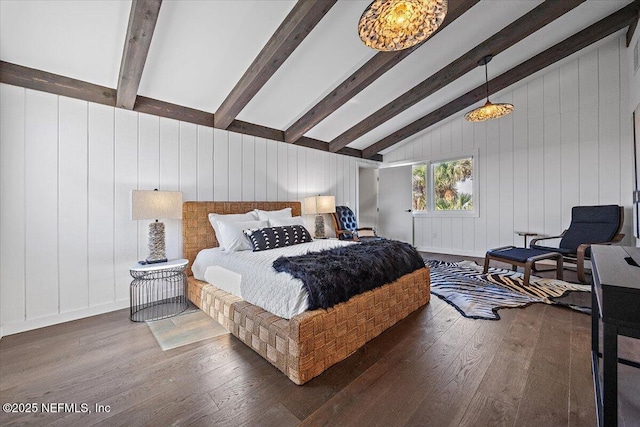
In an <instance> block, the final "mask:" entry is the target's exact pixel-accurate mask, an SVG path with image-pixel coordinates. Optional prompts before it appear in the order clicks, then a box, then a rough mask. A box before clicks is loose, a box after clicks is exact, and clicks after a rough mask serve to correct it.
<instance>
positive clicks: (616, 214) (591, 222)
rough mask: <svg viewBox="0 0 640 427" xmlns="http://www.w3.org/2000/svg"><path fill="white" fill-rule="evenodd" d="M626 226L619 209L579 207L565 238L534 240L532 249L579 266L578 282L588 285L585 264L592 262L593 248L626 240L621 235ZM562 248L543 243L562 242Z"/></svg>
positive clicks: (563, 234)
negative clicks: (560, 256) (543, 244)
mask: <svg viewBox="0 0 640 427" xmlns="http://www.w3.org/2000/svg"><path fill="white" fill-rule="evenodd" d="M623 223H624V208H623V207H622V206H618V205H605V206H575V207H574V208H573V209H572V210H571V224H570V225H569V228H568V229H566V230H565V231H564V232H563V233H562V234H561V235H559V236H553V237H541V238H538V239H533V240H532V241H531V244H530V247H531V248H532V249H541V250H545V251H550V252H559V253H561V254H562V256H563V258H565V259H566V260H568V261H569V262H575V263H576V270H577V273H578V280H580V281H581V282H586V277H585V270H584V260H585V259H590V258H591V245H592V244H598V245H611V244H613V243H618V242H620V241H621V240H622V238H623V237H624V234H621V233H620V230H621V229H622V224H623ZM559 238H561V239H562V240H560V243H559V245H558V247H557V248H556V247H551V246H542V245H539V244H538V242H540V241H542V240H550V239H559Z"/></svg>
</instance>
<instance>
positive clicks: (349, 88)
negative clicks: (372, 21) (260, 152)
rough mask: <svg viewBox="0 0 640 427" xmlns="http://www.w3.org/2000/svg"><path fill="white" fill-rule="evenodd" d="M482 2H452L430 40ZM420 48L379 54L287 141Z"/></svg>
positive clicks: (313, 110) (302, 119)
mask: <svg viewBox="0 0 640 427" xmlns="http://www.w3.org/2000/svg"><path fill="white" fill-rule="evenodd" d="M479 1H480V0H449V10H448V12H447V17H446V18H445V20H444V22H443V23H442V25H440V28H438V30H437V31H436V32H435V33H434V34H432V35H431V36H430V37H429V39H430V38H431V37H433V35H435V34H437V33H438V32H439V31H440V30H442V29H444V28H445V27H446V26H447V25H449V24H450V23H452V22H453V21H455V20H456V19H457V18H458V17H460V15H462V14H463V13H465V12H466V11H467V10H469V9H471V7H472V6H473V5H475V4H476V3H478V2H479ZM354 25H355V24H354ZM429 39H427V40H429ZM423 43H424V42H423ZM420 46H422V44H419V45H417V46H414V47H412V48H409V49H404V50H401V51H398V52H378V53H376V55H375V56H374V57H373V58H371V59H370V60H369V61H368V62H367V63H366V64H364V65H363V66H362V67H360V68H359V69H358V70H356V72H354V73H353V74H352V75H350V76H349V77H348V78H347V79H346V80H345V81H343V82H342V83H340V85H339V86H338V87H336V88H335V89H334V90H332V91H331V93H329V94H328V95H327V96H325V97H324V98H323V99H322V100H321V101H320V102H318V103H317V104H316V105H314V106H313V107H311V109H310V110H309V111H307V112H306V113H305V114H304V115H303V116H302V117H300V118H299V119H298V120H297V121H296V122H295V123H294V124H292V125H291V126H289V129H287V130H286V131H285V140H286V141H287V142H291V143H295V142H296V141H297V140H298V139H300V138H301V137H302V135H304V134H305V133H307V132H308V131H309V130H310V129H311V128H313V127H314V126H316V125H317V124H318V123H320V122H321V121H322V120H324V119H326V118H327V117H328V116H329V115H330V114H331V113H333V112H334V111H336V110H337V109H338V108H340V107H341V106H342V105H344V104H345V103H346V102H347V101H348V100H350V99H351V98H353V97H354V96H356V95H357V94H358V93H360V92H361V91H362V90H364V89H365V88H366V87H367V86H369V85H370V84H371V83H373V82H374V81H375V80H376V79H378V78H379V77H380V76H382V75H383V74H384V73H386V72H387V71H388V70H390V69H391V68H392V67H394V66H395V65H397V64H398V63H400V61H402V60H403V59H404V58H406V57H407V56H409V55H410V54H411V53H412V52H413V51H415V50H416V49H418V48H419V47H420Z"/></svg>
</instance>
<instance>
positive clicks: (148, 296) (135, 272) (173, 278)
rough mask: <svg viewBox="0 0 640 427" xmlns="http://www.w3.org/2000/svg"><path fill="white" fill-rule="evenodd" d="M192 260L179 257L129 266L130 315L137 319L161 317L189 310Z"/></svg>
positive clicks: (145, 319)
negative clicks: (185, 271) (188, 270)
mask: <svg viewBox="0 0 640 427" xmlns="http://www.w3.org/2000/svg"><path fill="white" fill-rule="evenodd" d="M187 264H189V261H187V260H186V259H178V260H173V261H168V262H162V263H158V264H146V265H140V264H136V265H134V266H133V267H131V268H130V269H129V272H130V273H131V277H133V281H132V282H131V287H130V307H131V311H130V318H131V320H132V321H134V322H144V321H147V320H159V319H164V318H166V317H171V316H175V315H176V314H180V313H182V312H183V311H185V310H186V309H187V306H188V303H187V275H186V274H184V270H185V268H187Z"/></svg>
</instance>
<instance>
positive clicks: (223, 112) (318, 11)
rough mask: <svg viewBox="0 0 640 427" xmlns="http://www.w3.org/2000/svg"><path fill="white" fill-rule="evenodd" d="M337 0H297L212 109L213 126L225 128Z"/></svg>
mask: <svg viewBox="0 0 640 427" xmlns="http://www.w3.org/2000/svg"><path fill="white" fill-rule="evenodd" d="M336 1H337V0H298V2H297V3H296V4H295V6H294V7H293V9H292V10H291V12H289V15H287V17H286V18H285V20H284V21H283V22H282V24H280V27H278V29H277V30H276V32H275V33H274V34H273V36H272V37H271V38H270V39H269V41H268V42H267V44H266V45H265V46H264V47H263V48H262V51H260V53H259V54H258V56H257V57H256V59H254V61H253V63H251V65H250V66H249V68H248V69H247V71H246V72H245V73H244V75H243V76H242V78H240V81H239V82H238V83H237V84H236V86H235V87H234V88H233V90H232V91H231V93H230V94H229V96H227V98H226V99H225V100H224V101H223V102H222V104H221V105H220V107H219V108H218V111H216V113H215V127H217V128H220V129H226V128H227V127H229V125H230V124H231V122H233V120H234V119H235V118H236V116H237V115H238V114H239V113H240V111H242V109H243V108H244V107H245V106H246V105H247V104H248V103H249V101H251V99H252V98H253V97H254V96H255V94H256V93H258V91H259V90H260V89H261V88H262V87H263V86H264V85H265V83H267V81H268V80H269V79H270V78H271V76H272V75H273V74H275V72H276V71H277V70H278V68H280V66H281V65H282V64H283V63H284V61H286V60H287V58H288V57H289V55H291V54H292V53H293V51H294V50H295V49H296V48H297V47H298V45H300V43H302V40H304V39H305V37H307V35H309V33H310V32H311V30H313V28H314V27H315V26H316V25H317V24H318V22H320V20H321V19H322V17H324V15H326V13H327V12H328V11H329V9H331V8H332V7H333V5H334V4H335V3H336Z"/></svg>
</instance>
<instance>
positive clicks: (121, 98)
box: [116, 0, 162, 110]
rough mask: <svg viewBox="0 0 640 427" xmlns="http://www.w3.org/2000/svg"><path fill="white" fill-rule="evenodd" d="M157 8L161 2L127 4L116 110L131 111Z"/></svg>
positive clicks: (154, 0)
mask: <svg viewBox="0 0 640 427" xmlns="http://www.w3.org/2000/svg"><path fill="white" fill-rule="evenodd" d="M161 4H162V0H133V2H132V3H131V12H130V13H129V26H128V27H127V37H126V38H125V42H124V51H123V52H122V61H121V62H120V74H119V76H118V91H117V97H116V107H121V108H126V109H128V110H132V109H133V106H134V104H135V102H136V95H137V94H138V87H139V86H140V79H141V78H142V70H143V69H144V64H145V62H146V61H147V54H148V53H149V46H151V37H153V30H154V29H155V28H156V22H157V21H158V14H159V13H160V5H161Z"/></svg>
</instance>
